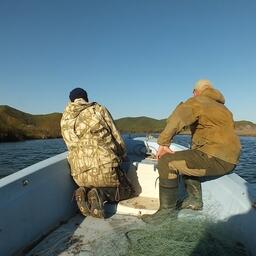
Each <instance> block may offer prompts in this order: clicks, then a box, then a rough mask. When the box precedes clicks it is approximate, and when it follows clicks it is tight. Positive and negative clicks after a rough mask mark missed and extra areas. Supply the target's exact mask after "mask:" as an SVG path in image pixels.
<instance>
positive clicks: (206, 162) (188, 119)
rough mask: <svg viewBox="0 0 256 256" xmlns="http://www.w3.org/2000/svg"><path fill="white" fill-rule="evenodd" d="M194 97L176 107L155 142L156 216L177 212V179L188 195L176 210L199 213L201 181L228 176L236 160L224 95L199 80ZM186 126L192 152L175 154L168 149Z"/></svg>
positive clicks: (237, 152)
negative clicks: (158, 199)
mask: <svg viewBox="0 0 256 256" xmlns="http://www.w3.org/2000/svg"><path fill="white" fill-rule="evenodd" d="M193 94H194V97H191V98H189V99H188V100H187V101H186V102H184V103H180V104H179V105H178V106H177V107H176V109H175V110H174V111H173V113H172V114H171V115H170V117H169V118H168V119H167V125H166V127H165V129H164V130H163V132H162V133H161V134H160V136H159V138H158V141H157V142H158V144H159V149H158V152H157V158H158V159H159V160H158V171H159V197H160V209H159V211H158V212H157V214H156V215H159V212H163V211H162V210H164V209H168V210H170V209H171V210H172V209H173V210H174V209H176V207H177V194H178V175H182V176H183V179H184V183H185V188H186V190H187V193H188V196H187V198H186V199H185V200H184V201H183V202H182V203H181V205H180V206H179V207H180V208H190V209H193V210H200V209H202V207H203V203H202V193H201V183H200V177H203V176H218V175H219V176H220V175H224V174H227V173H229V172H231V171H232V170H233V169H234V167H235V166H236V164H237V162H238V160H239V155H240V141H239V138H238V136H237V135H236V134H235V129H234V121H233V116H232V113H231V112H230V111H229V110H228V109H227V107H225V105H224V103H225V99H224V97H223V95H222V94H221V93H220V92H219V91H218V90H216V89H214V88H213V86H212V84H211V82H210V81H208V80H199V81H198V82H197V83H196V85H195V87H194V91H193ZM188 126H190V128H191V134H192V148H191V149H190V150H186V151H179V152H175V153H174V152H173V151H171V150H170V148H169V146H170V143H171V140H172V138H173V137H174V136H175V135H176V134H178V133H179V132H180V131H182V129H184V128H185V127H188Z"/></svg>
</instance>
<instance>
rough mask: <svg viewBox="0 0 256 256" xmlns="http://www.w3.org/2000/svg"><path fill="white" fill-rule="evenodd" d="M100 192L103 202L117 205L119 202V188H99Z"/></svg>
mask: <svg viewBox="0 0 256 256" xmlns="http://www.w3.org/2000/svg"><path fill="white" fill-rule="evenodd" d="M98 191H99V193H100V195H101V197H102V200H103V202H105V201H107V202H111V203H116V202H118V201H119V195H118V191H117V188H102V187H101V188H98Z"/></svg>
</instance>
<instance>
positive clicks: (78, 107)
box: [65, 98, 94, 118]
mask: <svg viewBox="0 0 256 256" xmlns="http://www.w3.org/2000/svg"><path fill="white" fill-rule="evenodd" d="M93 104H94V102H86V101H85V100H84V99H82V98H79V99H76V100H75V101H74V102H69V104H68V105H67V107H66V110H65V112H67V113H68V115H69V116H70V117H71V118H76V117H77V116H78V115H79V114H80V113H81V111H83V110H84V109H86V108H88V107H90V106H92V105H93Z"/></svg>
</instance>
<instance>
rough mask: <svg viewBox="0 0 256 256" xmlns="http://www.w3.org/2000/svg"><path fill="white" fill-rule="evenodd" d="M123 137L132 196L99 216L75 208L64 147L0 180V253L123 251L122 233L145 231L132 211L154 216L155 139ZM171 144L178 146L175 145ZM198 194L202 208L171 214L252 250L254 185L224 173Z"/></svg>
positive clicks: (255, 242)
mask: <svg viewBox="0 0 256 256" xmlns="http://www.w3.org/2000/svg"><path fill="white" fill-rule="evenodd" d="M125 142H126V145H127V149H128V156H129V162H126V163H125V164H124V169H126V170H127V173H128V176H129V177H130V179H131V180H132V182H133V184H134V186H135V188H136V191H137V193H138V194H139V196H138V197H136V198H133V199H128V200H126V201H123V202H121V203H119V204H118V206H117V207H116V206H114V205H106V211H107V212H108V213H109V215H112V216H111V217H109V218H107V219H95V218H93V217H86V218H84V217H83V216H81V214H79V213H78V211H77V207H76V204H75V201H74V200H73V192H74V190H75V188H76V185H75V184H74V182H73V181H72V178H71V176H70V170H69V166H68V162H67V160H66V156H67V153H66V152H65V153H62V154H59V155H57V156H54V157H51V158H49V159H47V160H44V161H42V162H39V163H37V164H35V165H32V166H30V167H27V168H25V169H23V170H21V171H19V172H17V173H15V174H12V175H9V176H7V177H5V178H3V179H1V180H0V255H1V256H2V255H3V256H9V255H31V256H32V255H37V256H39V255H62V256H63V255H72V253H73V254H74V255H81V256H82V255H126V252H125V250H127V248H128V247H129V243H130V241H129V239H130V238H129V237H128V236H127V232H129V231H131V230H137V229H140V228H142V229H143V228H145V225H146V224H145V223H144V222H143V221H142V220H141V219H140V218H139V217H138V216H140V215H142V214H144V213H150V214H152V213H154V212H155V211H156V210H157V209H158V204H159V203H158V179H157V178H158V172H157V169H156V160H154V159H153V158H152V157H151V156H152V155H154V154H155V153H156V151H157V148H158V145H157V143H156V141H155V140H154V139H147V138H135V139H130V138H126V139H125ZM171 148H172V150H174V151H178V150H185V149H186V148H184V147H182V146H180V145H177V144H172V145H171ZM202 191H203V201H204V207H203V210H202V211H200V212H193V211H190V210H181V211H180V212H179V214H178V219H189V220H190V221H191V222H193V220H196V219H198V218H200V219H203V218H207V219H210V220H211V221H212V223H213V224H214V225H218V224H221V226H222V227H224V228H225V230H229V233H228V234H229V235H230V237H232V239H234V240H236V241H239V243H241V244H243V245H244V246H245V247H246V250H247V255H256V209H255V204H256V203H255V202H256V187H255V186H253V185H252V184H249V183H248V182H246V181H245V180H244V179H242V178H241V177H239V176H238V175H236V174H235V173H232V174H229V175H225V176H223V177H220V178H214V179H213V178H212V179H209V180H207V179H205V180H204V181H203V182H202ZM181 192H182V191H181ZM113 213H115V214H113ZM113 241H116V242H113ZM117 241H118V242H117ZM117 244H118V245H117ZM158 250H160V251H161V248H158ZM111 251H112V254H111ZM138 255H139V254H138ZM144 255H145V254H144ZM158 255H161V254H158ZM169 255H172V254H171V253H170V254H169ZM191 255H192V254H191Z"/></svg>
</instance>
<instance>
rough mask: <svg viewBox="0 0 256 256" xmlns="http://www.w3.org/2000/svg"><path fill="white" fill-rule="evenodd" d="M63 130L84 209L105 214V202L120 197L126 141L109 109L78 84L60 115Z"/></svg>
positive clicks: (88, 211)
mask: <svg viewBox="0 0 256 256" xmlns="http://www.w3.org/2000/svg"><path fill="white" fill-rule="evenodd" d="M61 132H62V136H63V139H64V141H65V143H66V145H67V148H68V162H69V164H70V167H71V175H72V176H73V179H74V181H75V182H76V183H77V185H78V186H79V187H80V188H79V189H78V190H77V191H76V199H77V201H78V206H79V208H80V210H81V212H82V213H83V214H84V215H89V214H90V215H93V216H95V217H104V213H103V209H102V206H103V202H104V201H118V198H116V197H117V196H116V195H117V189H118V187H119V185H120V182H119V175H118V174H119V166H120V164H121V162H122V160H123V158H124V157H125V145H124V141H123V139H122V137H121V135H120V134H119V132H118V130H117V129H116V126H115V124H114V121H113V119H112V117H111V115H110V113H109V112H108V110H107V109H106V108H105V107H103V106H101V105H99V104H98V103H96V102H88V97H87V93H86V91H84V90H83V89H81V88H75V89H74V90H72V91H71V92H70V102H69V103H68V105H67V107H66V108H65V111H64V113H63V116H62V119H61ZM95 188H97V189H95ZM87 196H88V200H89V203H88V202H87ZM90 200H91V201H90ZM79 203H80V204H79ZM89 208H94V209H89Z"/></svg>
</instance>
